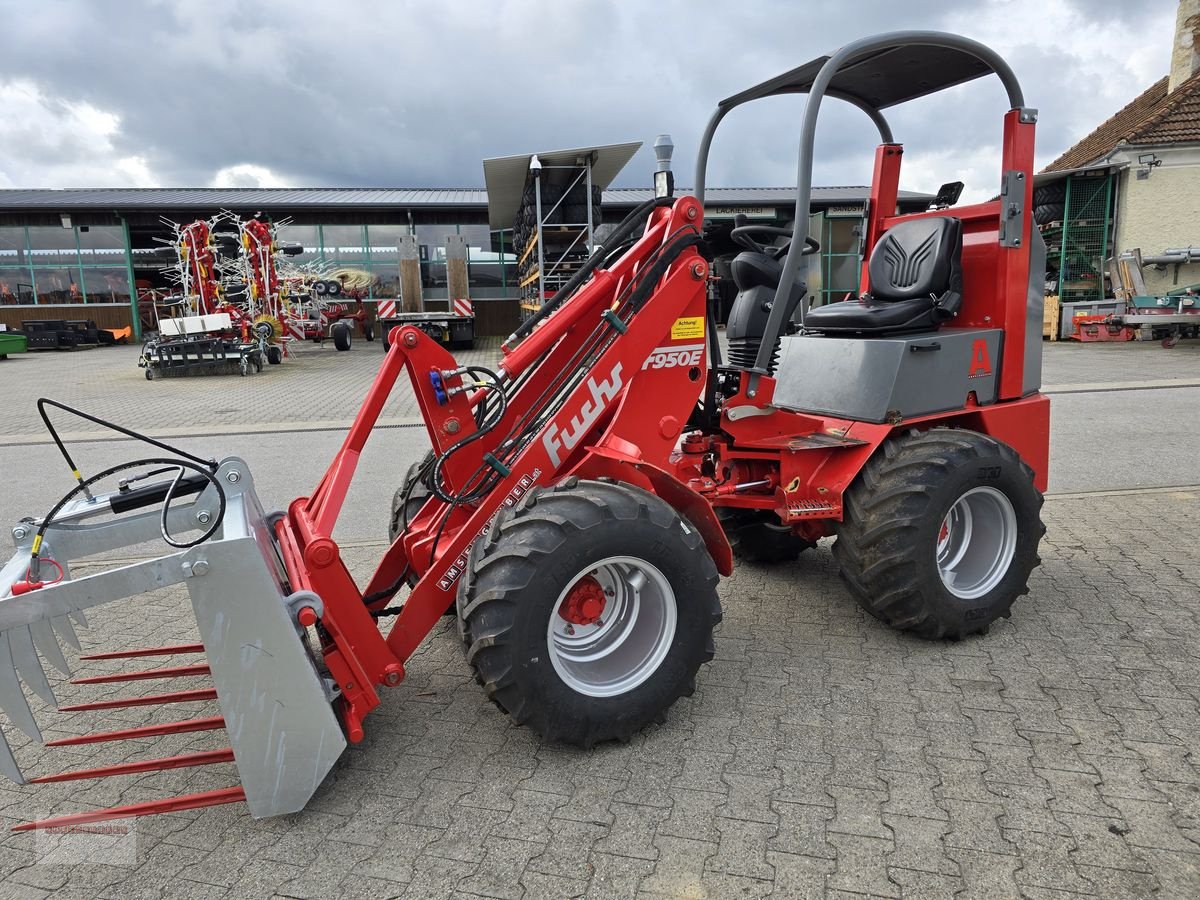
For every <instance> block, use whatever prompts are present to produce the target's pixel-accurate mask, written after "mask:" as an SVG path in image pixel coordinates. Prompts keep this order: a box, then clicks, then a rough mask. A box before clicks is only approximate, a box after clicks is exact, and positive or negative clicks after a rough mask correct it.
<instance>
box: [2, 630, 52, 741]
mask: <svg viewBox="0 0 1200 900" xmlns="http://www.w3.org/2000/svg"><path fill="white" fill-rule="evenodd" d="M11 633H12V632H8V633H6V634H0V709H2V710H4V712H5V713H7V714H8V720H9V721H10V722H12V723H13V724H14V725H16V726H17V727H18V728H20V729H21V730H22V731H23V732H25V733H26V734H27V735H29V736H30V737H31V738H33V739H34V740H35V741H37V742H38V743H41V740H42V733H41V732H40V731H39V730H38V727H37V721H36V720H35V719H34V718H33V710H31V709H30V708H29V703H28V701H26V699H25V692H24V691H22V690H21V679H20V678H19V677H17V670H16V668H15V667H14V666H13V659H12V651H11V649H10V648H9V642H8V636H9V634H11Z"/></svg>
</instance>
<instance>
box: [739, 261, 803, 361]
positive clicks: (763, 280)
mask: <svg viewBox="0 0 1200 900" xmlns="http://www.w3.org/2000/svg"><path fill="white" fill-rule="evenodd" d="M730 269H731V271H732V272H733V281H734V284H736V285H737V288H738V294H737V297H736V299H734V301H733V306H732V307H731V308H730V310H729V320H728V323H727V324H726V327H725V335H726V337H727V338H728V339H729V362H730V364H731V365H734V366H738V367H740V368H750V367H751V366H753V365H754V360H755V358H756V357H757V356H758V348H759V345H761V344H762V339H763V335H764V334H765V332H766V330H767V319H768V318H769V317H770V315H771V307H772V306H773V305H774V301H775V289H776V288H778V287H779V279H780V278H781V277H782V276H783V263H782V262H780V261H779V260H778V259H772V258H771V257H770V256H768V255H767V254H765V253H755V252H754V251H753V250H743V251H742V252H741V253H739V254H738V255H737V256H735V257H734V258H733V262H732V263H731V264H730ZM805 290H806V288H805V284H804V282H803V281H801V280H799V279H797V280H795V281H793V282H792V284H791V286H790V289H789V290H788V293H787V296H786V298H785V300H784V303H785V306H784V321H785V322H790V321H791V318H792V314H793V313H794V312H795V311H796V307H797V306H798V305H799V304H800V298H801V297H803V296H804V292H805ZM776 346H777V347H778V341H776Z"/></svg>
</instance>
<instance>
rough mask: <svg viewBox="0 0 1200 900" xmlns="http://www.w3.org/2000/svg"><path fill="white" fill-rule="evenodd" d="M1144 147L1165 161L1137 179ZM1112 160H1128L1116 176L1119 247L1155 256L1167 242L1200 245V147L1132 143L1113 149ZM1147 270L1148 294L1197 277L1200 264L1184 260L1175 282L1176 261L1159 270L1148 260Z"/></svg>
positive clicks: (1185, 245)
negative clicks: (1118, 180)
mask: <svg viewBox="0 0 1200 900" xmlns="http://www.w3.org/2000/svg"><path fill="white" fill-rule="evenodd" d="M1145 153H1154V154H1156V155H1157V156H1158V157H1159V158H1160V159H1161V160H1162V161H1163V162H1162V165H1159V166H1154V167H1152V168H1151V169H1150V174H1149V175H1148V176H1147V177H1146V178H1142V179H1139V178H1138V177H1137V173H1138V169H1140V168H1143V166H1141V165H1140V164H1139V163H1138V155H1139V154H1145ZM1112 162H1114V163H1117V164H1121V163H1128V165H1129V168H1128V169H1126V170H1125V171H1124V172H1122V173H1121V176H1120V199H1119V201H1118V203H1117V246H1116V249H1117V250H1118V251H1121V250H1132V249H1133V248H1135V247H1136V248H1139V249H1140V250H1141V251H1142V256H1156V255H1159V254H1161V253H1162V252H1163V251H1164V250H1166V249H1167V248H1169V247H1188V246H1192V247H1200V147H1183V148H1163V147H1141V148H1130V149H1129V150H1127V151H1122V152H1121V153H1116V154H1114V155H1113V156H1112ZM1145 275H1146V288H1147V289H1148V290H1149V291H1150V292H1151V293H1152V294H1159V293H1166V292H1167V291H1171V290H1174V289H1175V288H1177V287H1183V286H1185V285H1189V284H1195V283H1197V282H1200V264H1192V265H1186V266H1182V267H1181V268H1180V270H1179V280H1178V283H1177V282H1176V280H1175V267H1174V266H1167V268H1166V269H1165V270H1164V271H1161V272H1160V271H1157V270H1155V269H1154V268H1153V267H1151V266H1146V267H1145Z"/></svg>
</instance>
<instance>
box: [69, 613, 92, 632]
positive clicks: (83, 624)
mask: <svg viewBox="0 0 1200 900" xmlns="http://www.w3.org/2000/svg"><path fill="white" fill-rule="evenodd" d="M68 615H69V616H70V617H71V618H72V619H74V620H75V624H76V625H78V626H79V627H80V628H91V627H92V626H91V625H89V624H88V620H87V616H85V615H84V614H83V610H82V609H73V610H71V612H70V613H68Z"/></svg>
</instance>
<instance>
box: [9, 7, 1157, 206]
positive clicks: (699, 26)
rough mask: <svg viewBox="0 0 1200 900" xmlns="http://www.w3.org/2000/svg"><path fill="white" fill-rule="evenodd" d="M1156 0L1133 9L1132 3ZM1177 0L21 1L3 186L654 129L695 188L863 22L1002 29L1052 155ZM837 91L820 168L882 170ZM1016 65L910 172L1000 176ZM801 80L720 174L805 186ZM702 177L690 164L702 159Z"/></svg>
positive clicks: (411, 174)
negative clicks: (724, 100)
mask: <svg viewBox="0 0 1200 900" xmlns="http://www.w3.org/2000/svg"><path fill="white" fill-rule="evenodd" d="M1134 8H1136V10H1137V11H1136V14H1134V13H1133V12H1132V10H1133V9H1134ZM1175 9H1176V2H1175V0H1141V2H1139V3H1138V4H1136V5H1133V6H1131V4H1129V3H1128V2H1126V0H987V2H943V0H908V2H903V3H900V2H896V0H739V2H729V0H720V2H712V0H656V2H653V3H651V2H642V0H488V2H473V0H470V2H469V0H440V2H425V0H379V2H373V3H372V2H359V0H224V2H207V3H205V2H201V3H196V2H187V3H184V2H172V0H37V2H31V0H0V43H2V44H3V52H2V53H0V148H2V149H0V188H10V187H100V186H138V187H153V186H208V185H211V186H260V185H261V186H264V187H270V186H402V187H421V186H450V187H469V186H479V185H482V183H483V171H482V167H481V165H480V160H482V159H483V158H484V157H488V156H503V155H508V154H514V153H522V152H529V151H537V150H550V149H557V148H564V147H578V146H588V145H593V144H605V143H614V142H618V141H630V140H642V141H645V142H646V148H645V149H644V150H643V151H642V154H641V155H639V156H638V157H637V158H635V160H634V161H633V163H632V164H631V165H630V167H628V168H627V169H626V170H625V172H624V173H623V174H622V175H621V177H620V178H619V179H618V182H617V183H618V184H619V185H626V186H633V185H642V184H648V183H649V177H650V176H649V172H650V171H651V170H652V169H653V155H652V154H651V153H650V152H649V146H650V145H651V144H652V143H653V140H654V136H655V135H656V134H658V133H659V132H664V131H665V132H670V133H671V135H672V136H673V138H674V141H675V145H676V165H675V168H676V171H677V172H679V173H680V182H681V184H687V183H690V181H691V175H690V172H691V165H692V160H693V158H694V153H695V147H696V141H697V139H698V136H699V134H700V131H701V130H702V129H703V127H704V124H705V121H706V120H707V118H708V115H709V113H710V112H711V110H712V108H713V106H714V105H715V103H716V101H717V100H718V99H720V98H721V97H724V96H728V95H729V94H732V93H735V92H737V91H738V90H741V89H742V88H745V87H749V86H750V85H752V84H755V83H757V82H759V81H761V80H763V79H765V78H768V77H770V76H772V75H775V74H778V73H779V72H782V71H784V70H786V69H789V68H792V67H794V66H797V65H799V64H801V63H803V62H805V61H807V60H809V59H811V58H813V57H815V56H819V55H821V54H823V53H826V52H828V51H830V50H832V49H834V48H836V47H837V46H839V45H840V44H842V43H845V42H847V41H849V40H852V39H854V38H856V37H860V36H863V35H865V34H869V33H874V32H879V31H887V30H893V29H900V28H928V29H938V30H946V31H955V32H959V33H961V34H965V35H968V36H970V37H973V38H976V39H978V40H981V41H983V42H985V43H987V44H990V45H991V46H993V47H995V48H996V49H997V50H999V51H1000V52H1001V53H1002V54H1003V55H1004V56H1005V57H1006V58H1007V59H1008V60H1009V62H1010V64H1011V65H1012V67H1013V68H1014V69H1015V71H1016V73H1017V75H1018V77H1019V78H1020V80H1021V82H1022V84H1023V87H1024V89H1025V96H1026V99H1027V102H1028V103H1030V105H1033V106H1036V107H1038V108H1039V109H1040V110H1041V121H1040V124H1039V134H1038V145H1039V147H1038V149H1039V161H1040V162H1042V163H1044V162H1048V161H1049V160H1051V159H1053V158H1054V157H1055V156H1057V155H1058V154H1059V153H1060V152H1062V150H1064V149H1065V148H1066V147H1068V146H1069V145H1070V144H1072V143H1074V141H1076V140H1078V139H1079V138H1080V137H1081V136H1083V135H1084V134H1086V133H1087V132H1088V131H1090V130H1091V129H1092V128H1094V127H1095V126H1096V125H1097V124H1099V123H1100V122H1101V121H1102V120H1103V119H1105V118H1107V117H1108V116H1109V115H1111V114H1112V113H1113V112H1115V111H1116V110H1117V109H1118V108H1120V107H1121V106H1123V105H1124V104H1125V103H1127V102H1128V101H1129V100H1130V99H1132V98H1133V97H1134V96H1136V95H1137V94H1138V93H1140V92H1141V91H1142V90H1143V89H1145V88H1146V87H1147V86H1148V85H1149V84H1151V83H1152V82H1153V81H1155V80H1156V79H1158V78H1159V77H1161V76H1162V75H1164V74H1166V72H1167V69H1168V67H1169V63H1170V51H1171V38H1172V33H1173V29H1174V20H1175ZM839 106H841V104H837V103H833V102H831V103H830V104H829V109H828V115H827V117H826V118H825V119H823V121H822V126H821V129H820V133H819V140H818V153H819V154H820V155H819V162H818V165H817V171H816V175H815V179H814V180H815V182H816V183H817V184H862V183H865V182H867V181H869V179H870V158H871V152H872V149H873V146H874V143H875V140H876V139H875V136H874V134H873V132H872V130H871V128H870V126H869V123H867V121H866V119H865V118H863V117H862V115H861V113H858V112H857V111H854V110H850V109H846V108H836V107H839ZM1004 106H1005V103H1004V94H1003V91H1002V90H1001V88H1000V86H999V82H998V81H996V80H995V79H989V80H981V81H977V82H974V83H971V84H968V85H963V86H961V87H959V88H956V89H955V90H953V91H950V92H947V93H945V94H942V95H939V96H938V97H934V98H926V99H923V100H920V101H916V102H915V103H913V104H910V105H909V106H908V107H906V108H902V109H898V110H895V111H892V112H890V113H889V119H891V121H892V123H893V129H894V131H895V132H896V136H897V138H898V139H899V140H901V141H902V142H904V143H905V145H906V150H907V153H906V156H905V165H906V178H905V182H906V184H905V186H906V187H909V188H912V189H923V190H932V189H935V188H936V187H937V186H938V185H939V184H940V183H942V182H944V181H953V180H962V181H964V182H966V183H967V186H968V196H969V197H971V198H978V197H983V196H990V195H992V194H994V193H995V187H996V183H997V181H998V175H997V170H998V163H999V150H998V144H999V137H1000V115H1001V114H1002V112H1003V109H1004ZM801 108H802V107H801V101H800V100H798V99H797V98H794V97H792V98H773V99H771V100H766V101H762V102H760V103H759V104H758V105H757V108H755V107H749V108H745V109H742V110H738V111H737V112H735V113H733V114H731V115H730V116H729V117H728V118H727V119H726V121H725V123H724V124H723V125H722V130H721V131H720V132H718V135H717V140H716V144H715V146H714V151H713V157H712V160H711V163H710V176H709V184H710V185H714V186H753V185H758V186H774V185H785V184H793V183H794V182H795V153H796V139H797V133H798V126H797V123H798V116H799V112H800V109H801ZM683 173H689V174H686V175H685V174H683Z"/></svg>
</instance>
